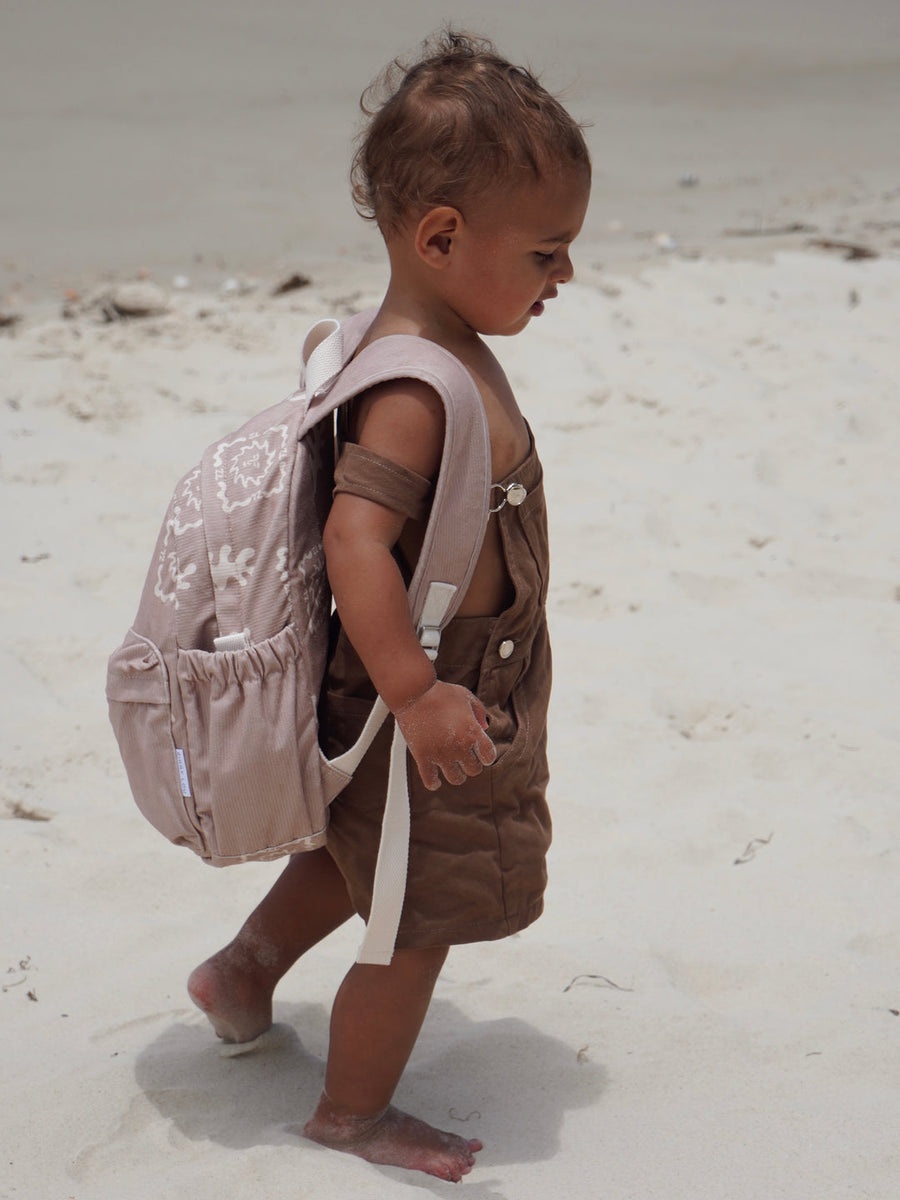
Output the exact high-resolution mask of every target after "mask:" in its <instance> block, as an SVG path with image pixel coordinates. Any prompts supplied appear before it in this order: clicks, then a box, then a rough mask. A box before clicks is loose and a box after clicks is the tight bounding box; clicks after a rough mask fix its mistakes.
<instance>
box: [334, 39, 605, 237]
mask: <svg viewBox="0 0 900 1200" xmlns="http://www.w3.org/2000/svg"><path fill="white" fill-rule="evenodd" d="M360 107H361V108H362V111H363V112H364V113H365V115H366V117H367V118H368V124H367V125H366V126H365V128H364V129H363V130H362V133H361V134H360V137H359V143H358V146H357V149H356V153H355V155H354V158H353V165H352V168H351V173H350V179H351V185H352V195H353V202H354V205H355V206H356V209H357V212H359V213H360V215H361V216H363V217H365V218H366V219H367V220H374V221H376V222H377V223H378V226H379V228H380V229H381V232H382V233H383V234H384V235H385V236H386V237H387V236H390V235H391V234H394V233H396V232H397V231H398V230H399V229H400V228H402V226H403V225H404V223H405V222H406V221H407V220H408V219H409V218H411V217H415V216H418V215H421V214H422V213H424V212H426V211H428V209H430V208H435V207H438V206H440V205H444V204H446V205H451V206H452V207H455V208H459V209H460V210H461V211H463V209H464V206H465V204H466V202H467V201H469V200H471V199H472V198H473V197H475V196H478V195H479V194H482V193H484V192H486V191H488V190H489V189H491V188H496V187H498V186H500V187H516V186H518V185H519V184H520V183H524V182H526V181H529V180H540V179H543V178H546V177H548V176H549V175H550V174H552V173H555V172H559V171H563V170H580V171H582V172H585V173H586V174H587V176H588V177H590V170H591V161H590V155H589V153H588V149H587V145H586V144H585V140H584V135H583V133H582V126H581V125H579V124H578V122H577V121H575V120H574V119H573V118H572V117H571V116H570V115H569V113H567V112H566V110H565V108H563V106H562V104H560V102H559V101H558V100H557V99H556V98H555V97H554V96H551V95H550V93H549V92H548V91H547V90H546V89H545V88H544V87H543V86H542V85H541V84H540V83H539V82H538V80H537V79H536V78H535V76H534V75H532V74H531V72H530V71H528V70H527V69H526V68H524V67H517V66H513V64H512V63H509V62H507V61H506V60H505V59H504V58H501V57H500V56H499V55H498V54H497V52H496V50H495V49H494V47H493V45H492V44H491V43H490V42H489V41H487V40H486V39H484V38H476V37H472V36H470V35H468V34H465V33H461V32H457V31H454V30H452V29H447V30H444V31H443V32H442V33H439V34H437V35H435V36H433V37H432V38H429V39H428V40H427V41H426V42H425V43H424V45H423V48H422V56H421V57H420V58H419V60H418V61H417V62H415V63H413V64H412V65H406V64H404V63H402V62H401V61H400V60H398V59H395V60H394V61H393V62H392V63H391V64H390V65H389V66H388V68H387V70H386V71H385V72H384V73H383V74H382V75H381V76H379V78H378V79H376V81H375V82H374V83H373V84H372V85H371V86H370V87H368V88H367V89H366V91H365V92H364V93H363V95H362V98H361V100H360Z"/></svg>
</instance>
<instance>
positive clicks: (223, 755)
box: [177, 625, 327, 865]
mask: <svg viewBox="0 0 900 1200" xmlns="http://www.w3.org/2000/svg"><path fill="white" fill-rule="evenodd" d="M177 671H178V686H179V689H180V692H181V699H182V703H183V705H184V712H185V722H186V726H187V751H188V759H189V763H190V787H191V791H192V793H193V804H194V808H195V811H196V816H197V820H198V822H199V825H200V828H201V830H202V834H203V838H204V841H205V842H206V843H207V846H208V851H209V853H208V855H206V857H208V858H209V860H210V861H211V862H213V863H214V864H217V865H226V864H228V863H231V862H240V861H243V860H246V859H265V858H276V857H278V856H280V855H282V854H285V853H288V852H289V851H294V850H302V849H314V848H315V847H316V846H318V845H321V844H323V843H324V841H325V827H326V824H327V803H326V799H325V795H324V789H323V784H322V777H323V771H325V768H324V767H323V763H324V758H323V755H322V753H321V751H320V750H319V744H318V737H317V725H316V702H317V699H318V695H317V692H318V685H317V683H316V681H315V680H313V679H311V678H310V672H309V668H308V665H307V662H306V659H305V656H304V654H303V644H302V641H301V639H300V636H299V635H298V633H297V630H296V628H295V627H294V626H293V625H288V626H286V627H285V628H284V629H282V630H281V631H280V632H279V633H277V634H276V635H275V636H274V637H272V638H269V639H268V640H267V641H264V642H260V643H258V644H256V645H253V646H250V647H249V648H248V649H246V650H235V651H214V652H209V651H204V650H182V651H179V652H178V667H177ZM326 773H327V772H326Z"/></svg>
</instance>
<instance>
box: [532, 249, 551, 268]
mask: <svg viewBox="0 0 900 1200" xmlns="http://www.w3.org/2000/svg"><path fill="white" fill-rule="evenodd" d="M555 254H556V251H555V250H552V251H551V252H550V253H549V254H544V253H543V251H541V250H535V252H534V255H535V258H536V259H537V260H538V262H539V263H541V265H542V266H546V265H547V264H548V263H552V262H553V258H554V255H555Z"/></svg>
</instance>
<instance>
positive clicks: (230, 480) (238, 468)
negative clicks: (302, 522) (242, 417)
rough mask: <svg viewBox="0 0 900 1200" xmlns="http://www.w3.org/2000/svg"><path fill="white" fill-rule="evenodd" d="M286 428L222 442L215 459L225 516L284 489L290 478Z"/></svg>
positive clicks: (218, 489) (219, 494) (291, 448)
mask: <svg viewBox="0 0 900 1200" xmlns="http://www.w3.org/2000/svg"><path fill="white" fill-rule="evenodd" d="M289 449H290V450H291V451H293V447H292V446H289V443H288V427H287V425H273V426H272V427H271V428H269V429H263V430H261V431H260V432H259V433H255V434H252V435H250V436H249V437H239V438H234V439H233V440H232V441H226V442H220V443H219V445H218V446H217V447H216V453H215V456H214V459H213V461H214V464H215V475H216V494H217V496H218V498H219V501H220V502H221V505H222V511H223V512H225V513H230V512H233V511H234V510H235V509H236V508H243V507H245V506H246V505H248V504H253V503H254V502H255V501H257V500H263V499H264V498H265V497H266V496H277V495H278V494H279V492H281V491H282V490H283V489H284V484H285V480H286V479H287V474H288V465H289V458H288V450H289Z"/></svg>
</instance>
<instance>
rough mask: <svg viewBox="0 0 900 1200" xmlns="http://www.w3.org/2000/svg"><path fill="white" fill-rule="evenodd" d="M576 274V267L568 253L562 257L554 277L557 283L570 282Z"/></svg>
mask: <svg viewBox="0 0 900 1200" xmlns="http://www.w3.org/2000/svg"><path fill="white" fill-rule="evenodd" d="M574 274H575V268H574V267H573V266H572V260H571V258H569V256H568V254H566V255H565V256H564V257H563V258H562V259H560V262H559V266H558V267H557V269H556V271H555V272H554V275H553V278H554V281H555V282H556V283H568V282H569V280H570V279H571V278H572V276H573V275H574Z"/></svg>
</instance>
